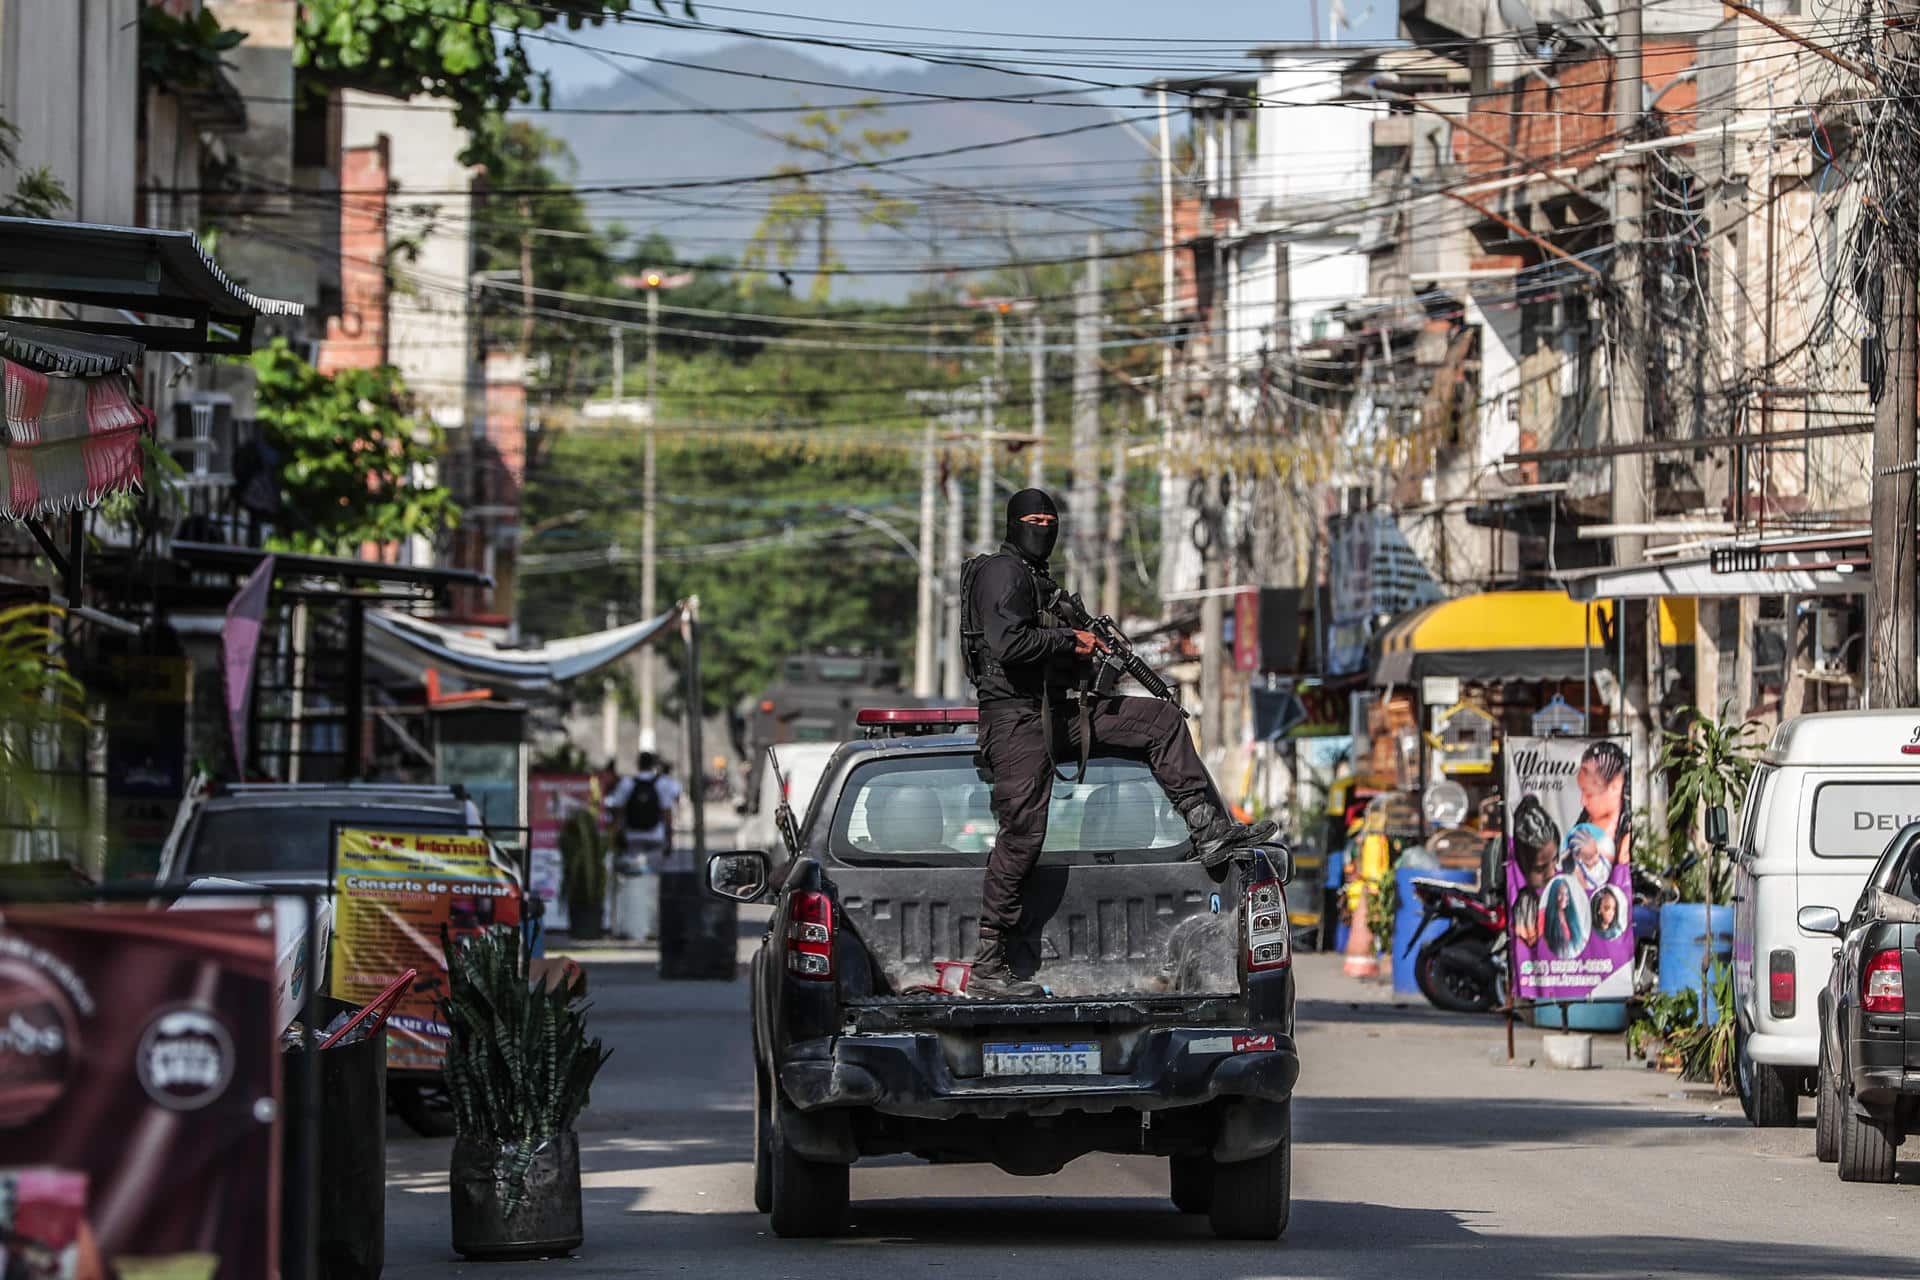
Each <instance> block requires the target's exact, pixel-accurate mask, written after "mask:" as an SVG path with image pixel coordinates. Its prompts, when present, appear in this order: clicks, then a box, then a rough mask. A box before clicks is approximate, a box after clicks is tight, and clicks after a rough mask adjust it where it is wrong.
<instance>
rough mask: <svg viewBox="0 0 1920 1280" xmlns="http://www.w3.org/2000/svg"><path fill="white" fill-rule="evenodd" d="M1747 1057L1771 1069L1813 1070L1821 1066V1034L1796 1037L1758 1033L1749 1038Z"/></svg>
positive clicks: (1793, 1035) (1776, 1033)
mask: <svg viewBox="0 0 1920 1280" xmlns="http://www.w3.org/2000/svg"><path fill="white" fill-rule="evenodd" d="M1747 1055H1748V1056H1749V1057H1751V1058H1752V1059H1753V1060H1754V1061H1755V1062H1764V1063H1766V1064H1767V1065H1768V1066H1770V1067H1806V1068H1808V1069H1809V1070H1811V1069H1812V1068H1814V1067H1817V1066H1819V1065H1820V1033H1819V1032H1818V1031H1810V1032H1807V1033H1806V1034H1804V1035H1796V1034H1783V1033H1781V1032H1778V1031H1756V1032H1754V1033H1753V1034H1752V1035H1750V1036H1748V1037H1747Z"/></svg>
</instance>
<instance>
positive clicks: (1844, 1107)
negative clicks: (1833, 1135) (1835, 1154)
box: [1834, 1098, 1896, 1182]
mask: <svg viewBox="0 0 1920 1280" xmlns="http://www.w3.org/2000/svg"><path fill="white" fill-rule="evenodd" d="M1834 1101H1835V1102H1836V1103H1838V1104H1839V1111H1840V1181H1842V1182H1892V1181H1893V1152H1894V1148H1895V1145H1896V1144H1895V1143H1894V1141H1893V1138H1892V1136H1891V1135H1890V1134H1889V1133H1888V1132H1887V1128H1886V1126H1885V1125H1883V1124H1881V1123H1880V1122H1879V1121H1877V1120H1869V1119H1867V1118H1866V1117H1865V1116H1863V1115H1861V1114H1860V1113H1859V1112H1857V1111H1855V1110H1854V1109H1853V1108H1852V1107H1851V1106H1849V1105H1848V1104H1847V1101H1846V1099H1844V1098H1835V1099H1834Z"/></svg>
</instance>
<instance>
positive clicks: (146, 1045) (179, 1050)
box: [134, 1005, 233, 1111]
mask: <svg viewBox="0 0 1920 1280" xmlns="http://www.w3.org/2000/svg"><path fill="white" fill-rule="evenodd" d="M134 1066H135V1069H136V1070H137V1071H138V1072H139V1075H140V1087H141V1088H143V1089H145V1090H146V1091H147V1096H148V1097H149V1098H152V1099H153V1100H154V1101H155V1102H157V1103H159V1104H160V1105H161V1106H163V1107H166V1108H167V1109H168V1110H170V1111H198V1110H199V1109H200V1108H201V1107H204V1106H206V1105H207V1104H208V1103H210V1102H213V1101H214V1100H216V1099H217V1098H219V1096H220V1095H221V1094H223V1093H225V1092H226V1091H227V1085H228V1084H230V1083H231V1082H232V1080H233V1037H232V1036H230V1035H228V1034H227V1028H226V1026H225V1025H224V1024H223V1023H222V1022H221V1021H220V1019H219V1018H217V1017H216V1016H214V1015H213V1014H211V1013H209V1012H207V1011H206V1010H205V1009H196V1008H192V1007H191V1006H187V1005H176V1006H174V1007H173V1008H170V1009H163V1010H161V1011H160V1012H159V1013H158V1014H156V1015H154V1019H153V1021H152V1022H149V1023H148V1024H147V1030H146V1033H145V1034H144V1035H142V1036H141V1037H140V1050H139V1053H138V1054H137V1056H136V1057H135V1059H134Z"/></svg>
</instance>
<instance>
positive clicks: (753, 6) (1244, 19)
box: [534, 0, 1399, 92]
mask: <svg viewBox="0 0 1920 1280" xmlns="http://www.w3.org/2000/svg"><path fill="white" fill-rule="evenodd" d="M1342 2H1343V0H1197V2H1191V3H1186V4H1169V3H1166V0H1046V3H1044V4H1038V3H1035V2H1034V0H972V3H969V4H966V5H956V4H951V3H948V4H930V3H926V0H918V2H915V0H908V2H907V3H901V0H810V2H809V3H805V4H801V3H799V2H798V0H736V3H734V4H731V5H728V6H726V7H721V6H719V5H707V4H701V3H698V2H697V0H696V3H695V6H694V12H695V15H696V17H697V18H699V19H700V20H702V21H705V22H708V23H714V24H719V25H724V26H731V27H743V28H751V29H754V30H762V31H784V32H799V33H805V34H807V35H815V36H827V37H831V38H834V39H840V40H845V41H847V42H849V43H853V44H861V45H898V44H903V43H913V42H927V43H934V44H938V45H941V46H943V48H942V50H941V52H942V53H949V52H950V51H951V52H953V53H957V52H959V49H960V48H967V47H969V46H974V47H977V48H978V49H979V50H980V51H981V52H982V54H983V56H986V57H989V58H991V57H993V56H994V55H993V53H992V52H991V47H992V46H994V45H1000V46H1003V47H1004V46H1007V45H1027V46H1031V49H1032V51H1027V50H1022V51H1021V52H1019V53H1015V54H1009V55H1002V56H1010V57H1018V58H1033V59H1034V61H1033V62H1032V63H1023V64H1022V65H1023V66H1024V67H1025V68H1026V69H1028V70H1032V71H1044V70H1046V69H1047V67H1048V64H1047V54H1046V52H1045V51H1046V50H1048V49H1049V48H1052V49H1058V48H1059V47H1061V46H1062V45H1070V46H1071V47H1072V49H1073V53H1072V55H1071V56H1072V57H1074V58H1075V59H1076V60H1078V59H1080V58H1082V57H1085V56H1087V55H1086V54H1085V53H1084V50H1085V49H1086V48H1087V37H1096V36H1097V37H1100V38H1101V39H1100V41H1099V43H1101V44H1108V45H1111V46H1112V47H1114V48H1115V49H1116V50H1117V52H1116V53H1115V54H1114V55H1113V57H1112V61H1114V62H1116V63H1124V64H1130V65H1128V66H1126V67H1113V68H1102V69H1098V70H1095V69H1091V68H1084V69H1082V72H1083V74H1085V75H1087V76H1089V77H1090V78H1097V79H1102V80H1116V81H1127V82H1129V83H1133V82H1137V81H1143V80H1149V79H1152V78H1154V73H1153V72H1150V71H1145V70H1140V69H1137V68H1139V67H1140V66H1143V65H1145V64H1146V63H1148V62H1149V61H1151V62H1153V63H1154V64H1155V65H1156V66H1157V67H1159V68H1162V69H1163V70H1162V74H1169V75H1178V74H1180V73H1181V71H1182V70H1185V69H1187V66H1188V64H1191V66H1192V69H1193V70H1194V71H1195V72H1212V71H1218V70H1228V69H1230V70H1241V69H1243V68H1246V66H1247V63H1246V61H1245V59H1244V56H1243V50H1245V49H1248V48H1252V47H1254V46H1256V45H1262V44H1278V43H1282V42H1286V41H1295V40H1306V39H1309V38H1312V37H1314V36H1315V35H1317V36H1318V38H1320V39H1323V40H1324V39H1326V38H1327V30H1328V23H1329V10H1330V8H1331V7H1332V6H1335V5H1339V4H1341V3H1342ZM1344 6H1345V9H1346V12H1347V16H1348V22H1349V29H1348V30H1347V31H1346V32H1345V33H1344V35H1343V39H1346V40H1353V41H1363V40H1365V41H1377V40H1386V39H1391V38H1392V37H1393V35H1394V27H1395V17H1396V14H1397V13H1398V10H1399V5H1398V0H1344ZM642 12H643V13H645V14H648V15H651V13H652V10H651V8H647V7H642ZM668 12H669V13H670V14H672V15H674V16H675V17H678V16H679V15H680V12H681V11H680V9H679V8H678V4H677V0H675V3H673V4H671V5H670V6H669V9H668ZM1316 14H1317V15H1318V18H1319V29H1318V31H1317V32H1316V31H1314V29H1313V23H1314V17H1315V15H1316ZM854 23H875V24H893V25H891V26H886V25H880V26H858V25H846V24H854ZM901 27H927V28H937V29H938V30H929V31H910V30H901V29H900V28H901ZM966 33H982V34H980V35H978V36H971V35H968V34H966ZM992 33H1004V34H999V35H996V34H992ZM555 34H556V35H558V36H559V37H561V38H562V39H566V40H572V41H576V42H578V43H580V44H589V45H593V46H595V47H597V48H600V49H606V50H619V51H621V52H624V53H637V54H657V55H661V56H665V57H675V58H684V57H687V56H688V55H689V54H695V53H702V52H706V51H709V50H712V49H714V48H716V47H718V46H721V45H725V44H731V43H734V42H736V41H737V40H739V39H740V37H739V36H736V35H732V34H727V33H720V32H708V31H698V32H694V31H686V32H682V31H672V30H667V29H663V28H660V27H655V26H640V25H625V26H616V25H614V24H608V25H606V26H603V27H599V28H591V27H589V28H584V29H582V30H581V31H579V32H574V33H569V32H566V31H565V30H564V29H563V28H556V29H555ZM1009 35H1011V36H1013V37H1016V38H1008V36H1009ZM1019 36H1027V37H1033V36H1041V37H1049V39H1047V40H1033V39H1028V40H1020V39H1018V38H1017V37H1019ZM1114 37H1119V39H1113V38H1114ZM956 46H957V47H958V48H955V47H956ZM789 47H791V48H793V49H795V50H796V51H798V52H804V53H806V54H807V55H808V56H809V57H814V58H818V59H821V60H822V61H826V62H831V63H835V64H838V65H840V66H842V67H845V68H847V69H848V70H865V69H868V68H884V69H889V70H898V69H901V68H910V67H912V66H914V65H915V63H914V62H913V61H912V60H910V59H906V58H899V57H889V56H886V55H884V54H877V53H870V52H867V51H865V50H839V49H826V48H820V47H818V46H803V45H792V46H789ZM1146 50H1153V51H1155V52H1154V54H1153V55H1152V56H1151V57H1149V56H1148V55H1147V54H1145V53H1143V51H1146ZM534 56H535V60H536V62H538V63H539V65H541V66H542V67H544V68H545V69H547V70H549V71H551V72H552V73H553V76H554V81H555V84H556V86H557V87H559V88H560V89H561V90H562V91H563V92H577V91H578V90H580V89H582V88H584V87H586V86H588V85H593V84H600V83H604V82H606V81H608V80H611V79H613V78H614V73H613V72H612V71H610V70H609V69H608V68H607V67H606V65H605V64H604V63H603V62H602V61H600V60H598V59H596V58H594V57H593V56H592V55H590V54H588V53H585V52H578V51H575V50H571V49H567V48H564V47H560V46H557V45H555V44H550V43H536V44H535V46H534ZM642 65H644V64H642ZM1061 69H1063V70H1066V69H1071V68H1061Z"/></svg>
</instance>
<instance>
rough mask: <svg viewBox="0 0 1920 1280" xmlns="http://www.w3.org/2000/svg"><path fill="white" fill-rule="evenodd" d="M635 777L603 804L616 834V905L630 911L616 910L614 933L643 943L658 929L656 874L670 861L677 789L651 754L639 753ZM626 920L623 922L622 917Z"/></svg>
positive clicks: (613, 792)
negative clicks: (618, 888) (617, 889)
mask: <svg viewBox="0 0 1920 1280" xmlns="http://www.w3.org/2000/svg"><path fill="white" fill-rule="evenodd" d="M635 764H636V766H637V769H636V772H634V773H631V774H628V775H627V776H626V777H624V778H622V779H620V782H619V784H618V785H617V786H615V787H614V789H613V791H612V792H611V793H609V794H608V796H607V798H606V801H605V813H606V817H607V824H608V826H609V828H610V829H612V830H614V831H616V832H617V833H618V849H619V855H618V857H616V858H615V860H614V871H615V873H616V875H617V877H618V881H617V883H618V884H619V885H620V890H621V892H620V903H621V904H624V905H626V906H627V907H629V908H630V909H628V910H618V909H616V911H615V929H616V930H617V931H618V932H619V933H620V934H622V935H623V936H626V937H630V938H634V939H638V940H645V939H649V938H651V937H653V936H654V934H655V932H656V931H657V928H658V924H659V914H660V912H659V904H660V881H659V879H658V877H659V875H660V873H661V872H662V871H664V870H666V867H667V863H668V862H669V861H671V860H672V858H673V804H674V801H675V800H677V799H678V798H679V794H680V787H679V784H678V783H676V782H675V781H674V780H673V779H672V778H670V777H668V776H667V774H666V771H665V770H664V769H663V768H661V764H660V760H659V758H658V757H657V756H655V755H654V754H653V752H651V751H642V752H641V753H640V757H639V759H638V760H637V761H635ZM622 917H626V918H622Z"/></svg>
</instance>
